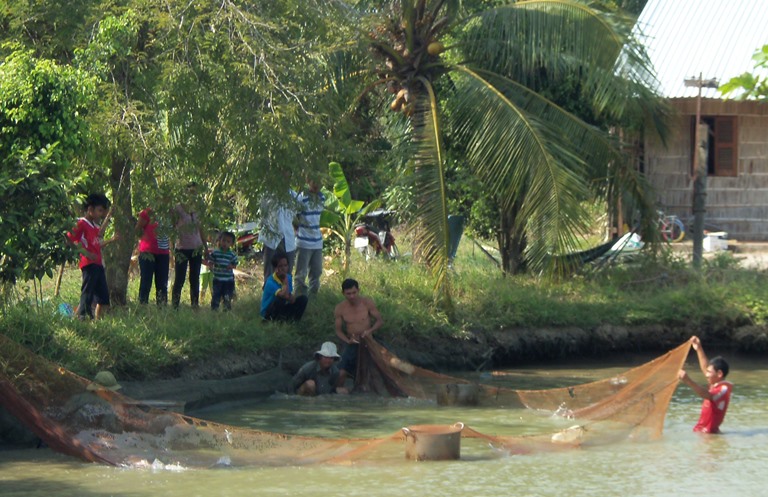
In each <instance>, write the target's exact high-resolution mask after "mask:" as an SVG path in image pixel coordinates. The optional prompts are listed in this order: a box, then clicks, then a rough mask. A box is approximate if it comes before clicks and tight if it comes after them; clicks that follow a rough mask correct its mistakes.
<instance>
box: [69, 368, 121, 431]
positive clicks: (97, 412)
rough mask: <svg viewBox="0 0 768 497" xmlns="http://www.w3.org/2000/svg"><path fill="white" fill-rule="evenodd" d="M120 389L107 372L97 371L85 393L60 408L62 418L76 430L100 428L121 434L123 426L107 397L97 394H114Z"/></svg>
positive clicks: (77, 395) (75, 396)
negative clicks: (109, 392) (107, 392)
mask: <svg viewBox="0 0 768 497" xmlns="http://www.w3.org/2000/svg"><path fill="white" fill-rule="evenodd" d="M120 388H122V387H121V386H120V384H119V383H118V382H117V380H116V379H115V375H113V374H112V373H110V372H109V371H99V373H98V374H96V376H95V377H94V378H93V381H92V382H91V383H89V384H88V385H87V386H86V387H85V391H84V392H81V393H79V394H76V395H74V396H72V397H71V398H70V399H69V400H68V401H67V403H66V404H65V405H64V407H63V408H62V413H61V414H62V417H63V418H64V419H67V420H68V422H69V423H70V424H72V425H74V426H75V427H77V428H78V429H94V428H100V429H103V430H106V431H110V432H112V433H122V431H123V426H122V423H121V422H120V419H119V417H118V416H117V414H116V413H115V406H113V405H112V404H111V403H110V402H109V400H107V398H108V397H102V396H101V395H100V394H99V392H106V391H112V392H116V391H117V390H120Z"/></svg>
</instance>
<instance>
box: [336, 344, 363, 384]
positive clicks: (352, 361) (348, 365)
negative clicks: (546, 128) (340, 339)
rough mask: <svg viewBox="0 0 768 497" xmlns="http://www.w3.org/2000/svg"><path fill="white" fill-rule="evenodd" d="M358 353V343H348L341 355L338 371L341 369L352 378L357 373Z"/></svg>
mask: <svg viewBox="0 0 768 497" xmlns="http://www.w3.org/2000/svg"><path fill="white" fill-rule="evenodd" d="M359 351H360V344H359V343H348V344H347V346H346V347H345V348H344V352H343V353H342V354H341V361H339V369H343V370H344V371H346V372H347V374H350V375H352V376H354V375H355V373H357V354H358V352H359Z"/></svg>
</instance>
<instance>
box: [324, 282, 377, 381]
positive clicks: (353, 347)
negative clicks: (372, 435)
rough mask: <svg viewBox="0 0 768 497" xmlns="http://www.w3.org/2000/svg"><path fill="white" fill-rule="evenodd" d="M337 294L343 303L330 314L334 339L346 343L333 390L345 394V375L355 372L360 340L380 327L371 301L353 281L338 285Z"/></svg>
mask: <svg viewBox="0 0 768 497" xmlns="http://www.w3.org/2000/svg"><path fill="white" fill-rule="evenodd" d="M341 291H342V293H343V294H344V301H342V302H341V303H340V304H339V305H337V306H336V309H335V310H334V311H333V316H334V319H335V320H336V336H338V337H339V339H340V340H341V341H342V342H344V343H346V344H347V346H346V347H345V348H344V353H343V354H342V355H341V362H340V364H339V370H340V371H339V379H338V383H336V391H337V392H339V393H342V392H344V391H345V390H344V382H345V381H346V379H347V376H349V375H350V374H355V372H356V371H357V352H358V349H359V348H360V341H361V339H363V338H365V337H368V336H371V335H373V333H374V332H375V331H376V330H378V329H379V328H381V325H383V324H384V320H383V319H382V318H381V313H380V312H379V310H378V309H377V308H376V304H375V303H374V302H373V299H370V298H368V297H363V296H361V295H360V286H359V285H358V283H357V281H355V280H353V279H351V278H347V279H346V280H344V282H343V283H342V284H341Z"/></svg>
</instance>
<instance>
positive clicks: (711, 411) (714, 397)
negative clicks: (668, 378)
mask: <svg viewBox="0 0 768 497" xmlns="http://www.w3.org/2000/svg"><path fill="white" fill-rule="evenodd" d="M691 346H693V350H695V351H696V355H697V356H698V358H699V367H700V368H701V372H702V373H704V376H706V377H707V384H708V388H707V387H705V386H703V385H699V384H698V383H696V382H694V381H693V380H692V379H691V378H690V377H689V376H688V373H686V372H685V370H682V369H681V370H680V372H679V373H678V375H677V376H678V378H680V380H682V382H683V383H685V384H686V385H688V386H689V387H691V388H692V389H693V391H694V392H696V393H697V394H698V395H699V397H701V398H702V399H704V402H703V403H702V404H701V415H700V416H699V422H698V423H696V426H694V427H693V431H698V432H701V433H720V424H721V423H722V422H723V419H725V412H726V411H727V410H728V403H729V402H730V400H731V392H733V385H732V384H731V383H730V382H727V381H725V377H726V376H728V363H727V362H725V359H723V358H722V357H720V356H718V357H715V358H713V359H712V360H711V361H710V360H708V359H707V355H706V354H705V353H704V347H702V346H701V340H699V337H696V336H693V337H691Z"/></svg>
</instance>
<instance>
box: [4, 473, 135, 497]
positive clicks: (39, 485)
mask: <svg viewBox="0 0 768 497" xmlns="http://www.w3.org/2000/svg"><path fill="white" fill-rule="evenodd" d="M0 494H1V495H3V497H27V496H29V495H46V494H47V495H50V496H56V497H70V496H71V497H75V496H77V497H90V496H103V495H111V496H115V497H122V496H124V497H129V496H136V495H141V494H140V493H137V492H115V491H113V490H110V491H108V492H106V491H105V490H95V491H94V490H89V489H87V488H83V487H82V486H80V485H76V484H71V483H63V482H60V481H55V480H50V479H48V478H46V477H45V475H41V476H39V477H26V478H23V479H14V480H13V481H10V482H9V481H6V480H5V479H0Z"/></svg>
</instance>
